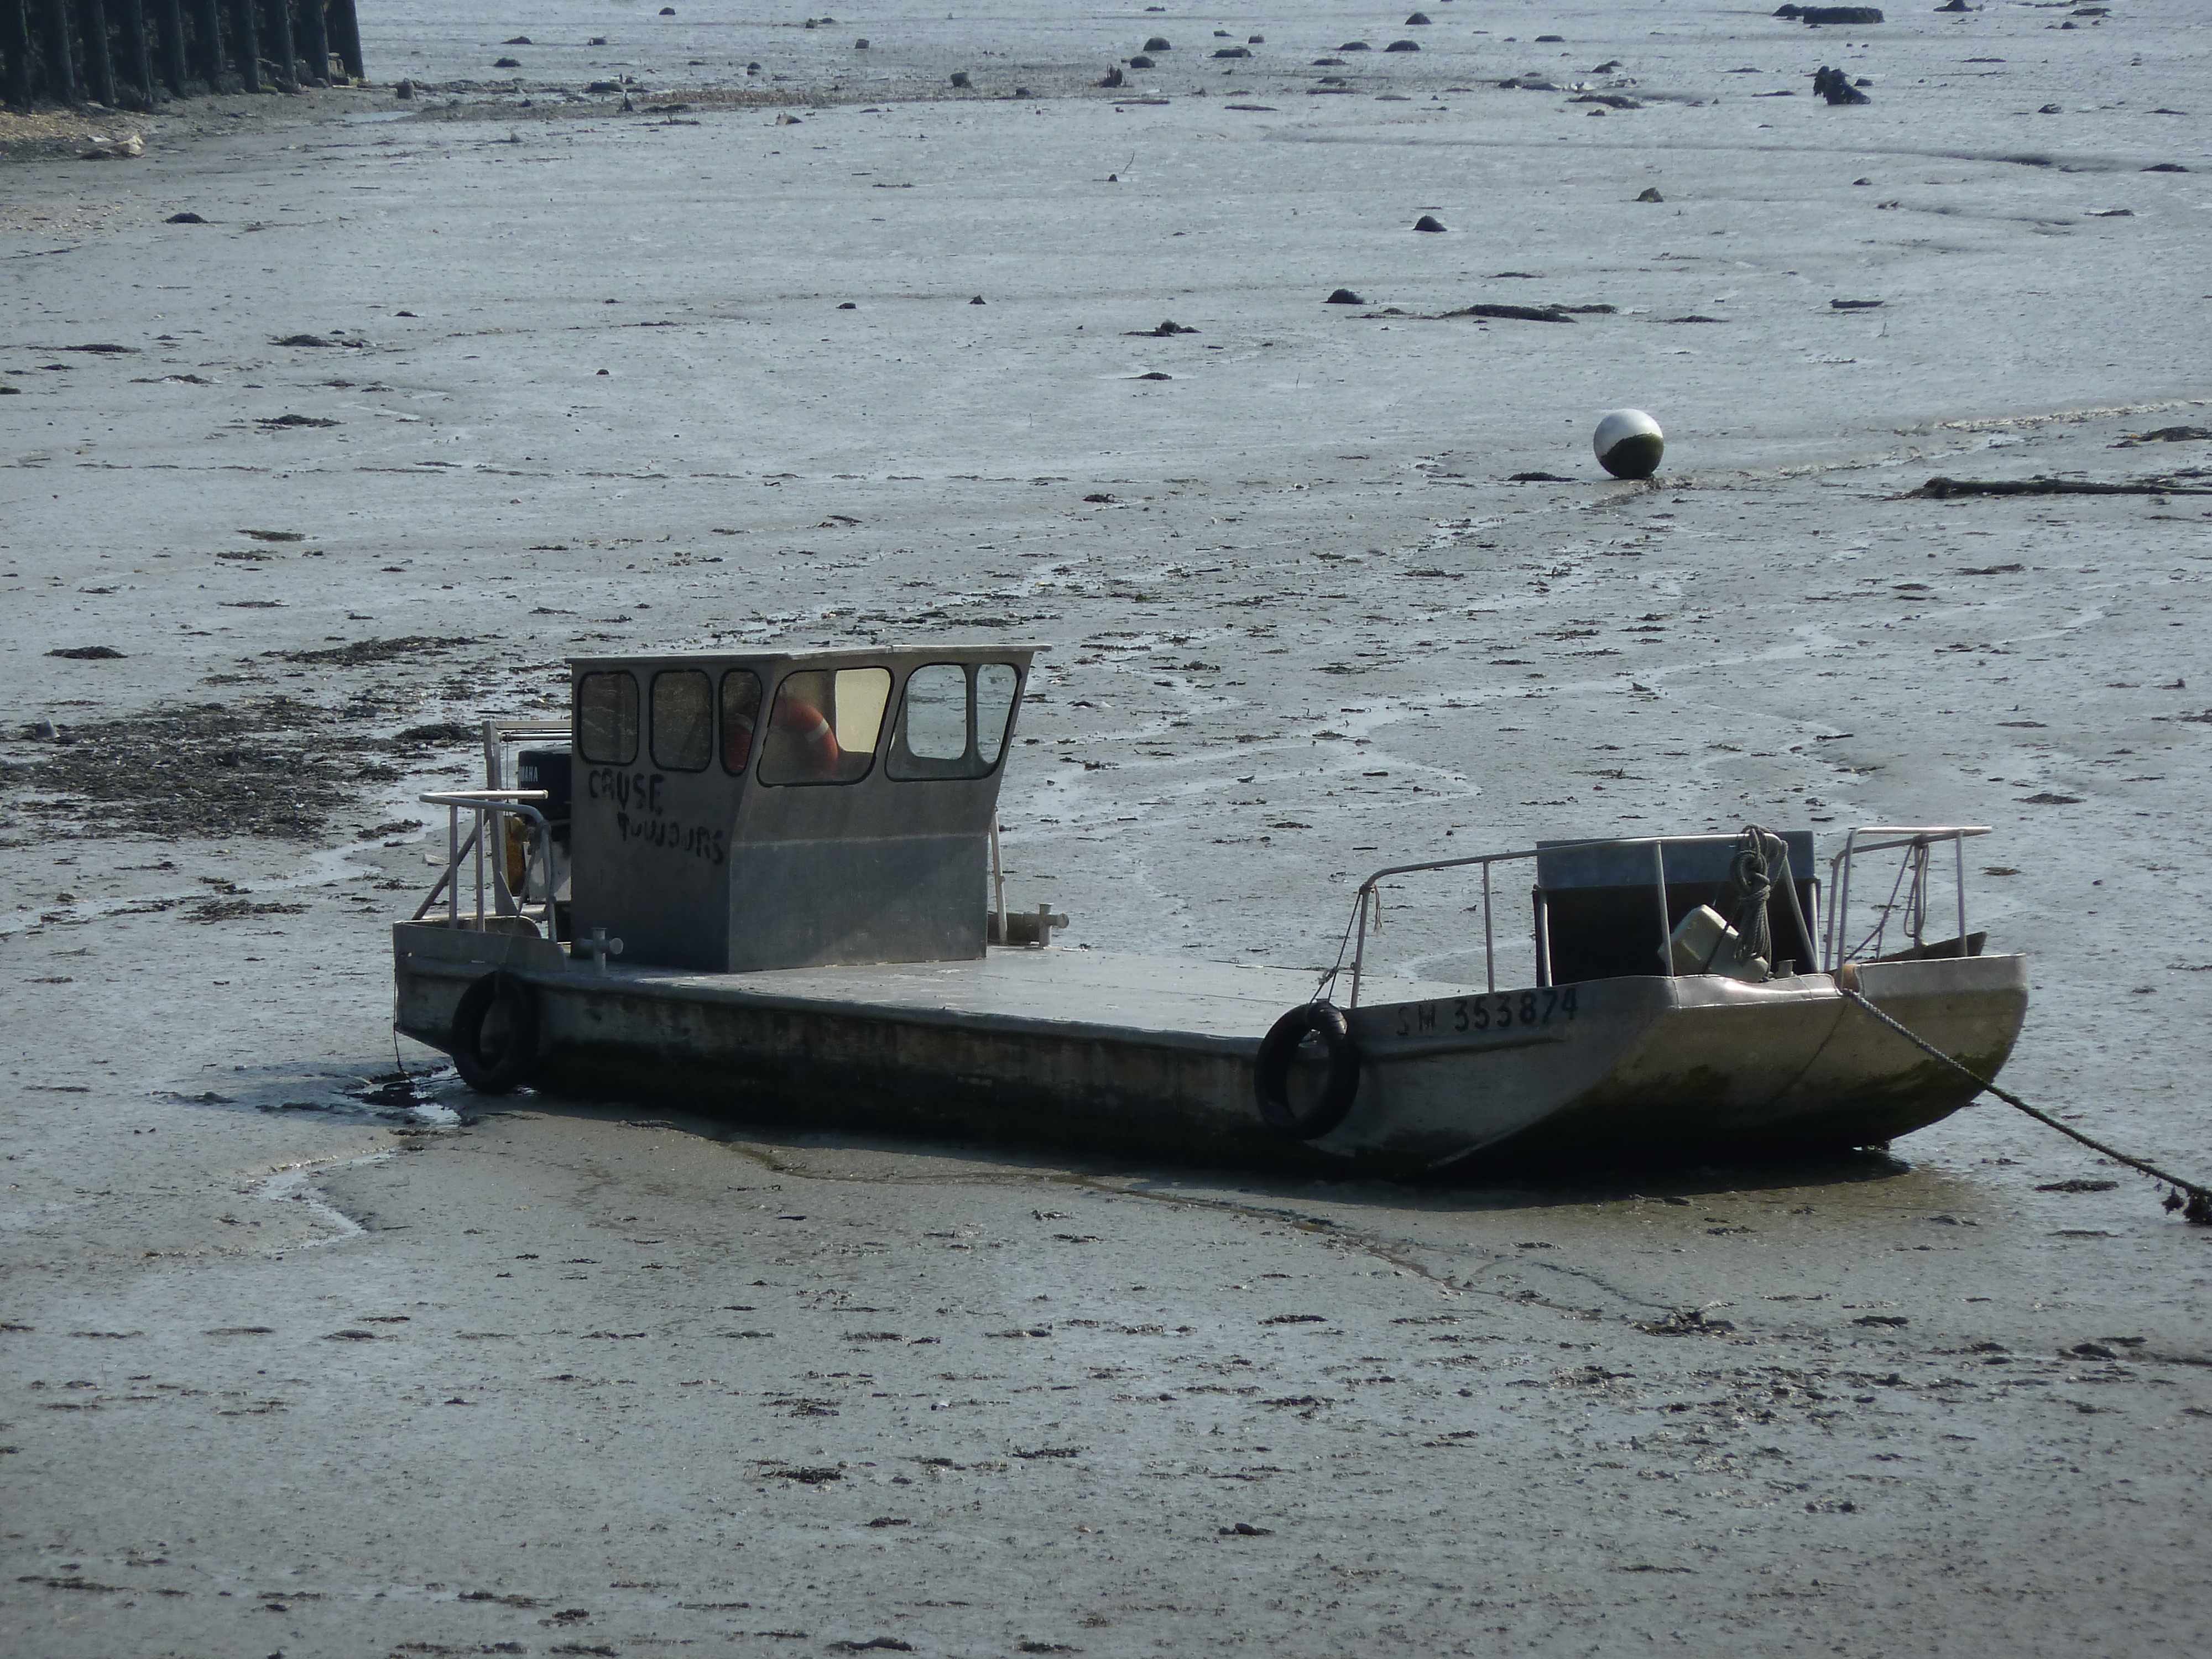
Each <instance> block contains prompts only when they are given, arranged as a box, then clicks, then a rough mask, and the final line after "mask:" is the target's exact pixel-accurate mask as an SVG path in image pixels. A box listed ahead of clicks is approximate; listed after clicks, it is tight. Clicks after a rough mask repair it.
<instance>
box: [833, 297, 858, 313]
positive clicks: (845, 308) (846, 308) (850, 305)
mask: <svg viewBox="0 0 2212 1659" xmlns="http://www.w3.org/2000/svg"><path fill="white" fill-rule="evenodd" d="M837 309H838V310H840V311H858V310H859V309H860V307H858V306H856V305H854V303H853V302H852V301H850V300H848V301H845V303H844V304H842V305H841V306H839V307H837Z"/></svg>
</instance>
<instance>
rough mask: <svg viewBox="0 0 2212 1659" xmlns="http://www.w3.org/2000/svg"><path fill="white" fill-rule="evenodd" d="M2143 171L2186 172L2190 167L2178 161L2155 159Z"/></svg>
mask: <svg viewBox="0 0 2212 1659" xmlns="http://www.w3.org/2000/svg"><path fill="white" fill-rule="evenodd" d="M2143 171H2144V172H2145V173H2186V172H2188V171H2189V169H2188V168H2187V167H2183V166H2182V165H2181V164H2180V163H2179V162H2178V161H2153V162H2152V163H2151V164H2150V165H2149V166H2148V167H2145V168H2144V169H2143Z"/></svg>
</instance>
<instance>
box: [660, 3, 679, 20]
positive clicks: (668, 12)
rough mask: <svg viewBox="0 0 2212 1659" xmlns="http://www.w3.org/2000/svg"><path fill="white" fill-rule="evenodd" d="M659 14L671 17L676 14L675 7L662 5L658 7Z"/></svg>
mask: <svg viewBox="0 0 2212 1659" xmlns="http://www.w3.org/2000/svg"><path fill="white" fill-rule="evenodd" d="M660 15H662V16H663V17H673V16H675V15H676V8H675V7H673V6H663V7H662V8H661V9H660Z"/></svg>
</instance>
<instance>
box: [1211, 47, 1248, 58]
mask: <svg viewBox="0 0 2212 1659" xmlns="http://www.w3.org/2000/svg"><path fill="white" fill-rule="evenodd" d="M1213 55H1214V56H1215V57H1216V58H1249V57H1250V56H1251V55H1252V54H1251V53H1250V52H1247V51H1246V50H1245V49H1244V48H1243V47H1242V46H1224V47H1222V48H1221V50H1220V51H1218V52H1215V53H1214V54H1213Z"/></svg>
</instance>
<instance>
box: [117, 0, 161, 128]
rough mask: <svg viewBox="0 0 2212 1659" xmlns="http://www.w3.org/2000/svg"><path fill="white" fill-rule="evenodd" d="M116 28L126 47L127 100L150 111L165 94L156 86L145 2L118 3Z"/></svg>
mask: <svg viewBox="0 0 2212 1659" xmlns="http://www.w3.org/2000/svg"><path fill="white" fill-rule="evenodd" d="M115 29H116V34H117V36H118V43H119V44H120V45H121V46H122V48H123V67H122V70H121V76H122V81H121V85H120V88H118V89H119V91H120V92H121V94H122V95H123V101H124V102H125V103H126V104H133V105H136V106H137V107H138V108H140V109H146V110H150V109H152V108H153V107H154V105H155V102H156V101H157V100H159V98H160V97H161V94H160V92H159V91H158V90H157V89H156V88H155V85H154V56H153V53H152V52H149V50H148V49H147V46H146V4H145V0H116V7H115Z"/></svg>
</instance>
